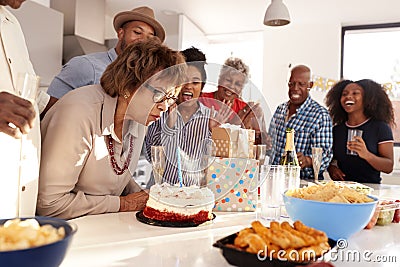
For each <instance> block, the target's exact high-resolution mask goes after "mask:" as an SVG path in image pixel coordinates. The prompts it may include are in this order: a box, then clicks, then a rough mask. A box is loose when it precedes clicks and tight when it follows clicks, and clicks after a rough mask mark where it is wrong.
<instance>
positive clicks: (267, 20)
mask: <svg viewBox="0 0 400 267" xmlns="http://www.w3.org/2000/svg"><path fill="white" fill-rule="evenodd" d="M289 23H290V15H289V10H288V9H287V7H286V6H285V4H284V3H283V2H282V0H271V4H270V5H269V6H268V8H267V11H265V16H264V24H265V25H267V26H283V25H286V24H289Z"/></svg>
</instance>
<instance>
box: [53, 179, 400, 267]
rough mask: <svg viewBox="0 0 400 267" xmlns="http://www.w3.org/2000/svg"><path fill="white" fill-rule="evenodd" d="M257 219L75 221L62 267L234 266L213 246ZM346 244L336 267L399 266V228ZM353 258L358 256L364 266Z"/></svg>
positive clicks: (397, 189)
mask: <svg viewBox="0 0 400 267" xmlns="http://www.w3.org/2000/svg"><path fill="white" fill-rule="evenodd" d="M369 186H371V185H369ZM372 187H374V188H375V191H374V192H373V194H375V195H378V196H380V197H383V196H384V197H397V198H399V197H400V186H395V185H372ZM256 219H257V214H256V212H242V213H233V212H232V213H222V212H219V213H216V218H215V220H214V221H213V223H210V224H208V225H203V226H199V227H193V228H169V227H158V226H151V225H147V224H143V223H141V222H138V221H137V220H136V217H135V212H125V213H109V214H102V215H91V216H85V217H81V218H77V219H74V220H71V221H72V222H74V223H76V224H77V226H78V231H77V233H76V235H75V236H74V239H73V242H72V245H71V247H70V249H69V251H68V253H67V256H66V258H65V259H64V262H63V263H62V264H61V267H80V266H82V267H92V266H93V267H106V266H107V267H109V266H118V267H120V266H174V267H177V266H194V267H195V266H213V267H214V266H231V265H229V264H228V263H227V261H226V260H225V259H224V257H223V256H222V254H221V250H220V249H218V248H214V247H213V246H212V244H213V243H214V242H215V241H217V240H218V239H220V238H222V237H225V236H228V235H230V234H233V233H235V232H237V231H239V230H241V229H243V228H244V227H248V226H249V225H250V223H251V222H252V221H253V220H256ZM343 219H345V218H343ZM264 223H265V221H264ZM347 245H348V247H347V248H345V249H344V250H340V251H339V252H338V253H337V254H334V255H332V256H334V257H336V258H337V259H336V260H334V261H332V263H333V264H334V266H337V267H343V266H346V267H347V266H349V267H350V266H352V267H353V266H374V267H375V266H376V267H378V266H393V267H394V266H400V256H399V253H398V252H399V251H400V224H395V223H392V224H390V225H388V226H375V227H374V228H373V229H371V230H362V231H360V232H359V233H356V234H355V235H353V236H352V237H351V238H350V239H349V240H347ZM354 255H357V257H358V255H359V256H360V258H361V259H360V261H358V260H357V259H358V258H357V257H356V256H354ZM363 255H364V256H363ZM367 256H368V257H369V258H370V259H371V260H377V259H378V260H386V261H389V260H390V261H391V263H388V262H386V263H383V262H382V263H378V262H369V261H368V259H367V260H364V259H363V257H367ZM384 257H386V258H385V259H383V258H384ZM393 261H395V262H393Z"/></svg>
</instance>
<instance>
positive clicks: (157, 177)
mask: <svg viewBox="0 0 400 267" xmlns="http://www.w3.org/2000/svg"><path fill="white" fill-rule="evenodd" d="M151 164H152V166H153V175H154V182H155V183H156V184H161V182H162V178H163V175H164V169H165V153H164V147H163V146H151Z"/></svg>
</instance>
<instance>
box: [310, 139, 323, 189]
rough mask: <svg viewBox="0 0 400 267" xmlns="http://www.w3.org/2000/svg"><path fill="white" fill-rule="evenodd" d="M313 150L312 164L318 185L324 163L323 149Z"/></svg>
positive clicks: (316, 148)
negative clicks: (320, 170)
mask: <svg viewBox="0 0 400 267" xmlns="http://www.w3.org/2000/svg"><path fill="white" fill-rule="evenodd" d="M311 150H312V163H313V169H314V181H315V183H318V174H319V169H320V168H321V163H322V148H320V147H313V148H311Z"/></svg>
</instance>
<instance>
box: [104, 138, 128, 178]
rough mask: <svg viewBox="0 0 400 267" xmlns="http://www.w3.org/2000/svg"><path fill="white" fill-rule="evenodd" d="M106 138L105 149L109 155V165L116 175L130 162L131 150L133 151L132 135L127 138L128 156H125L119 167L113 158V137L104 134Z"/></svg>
mask: <svg viewBox="0 0 400 267" xmlns="http://www.w3.org/2000/svg"><path fill="white" fill-rule="evenodd" d="M106 139H107V143H108V144H107V150H108V154H109V155H110V162H111V166H112V167H113V169H114V172H115V174H116V175H121V174H123V173H124V172H125V171H126V170H127V169H128V166H129V164H130V162H131V157H132V151H133V136H132V135H131V136H130V139H129V151H128V156H127V157H126V160H125V163H124V166H123V167H122V169H121V167H119V166H118V163H117V161H116V160H115V158H114V144H113V139H112V138H111V135H107V136H106Z"/></svg>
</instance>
